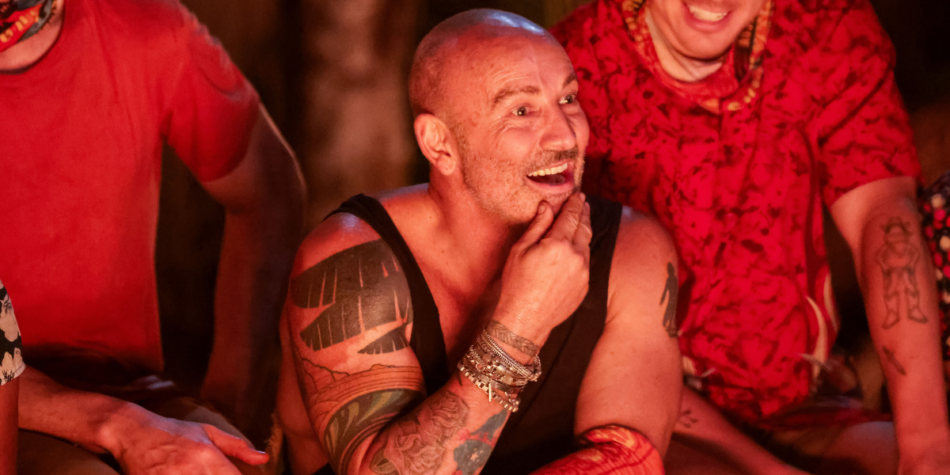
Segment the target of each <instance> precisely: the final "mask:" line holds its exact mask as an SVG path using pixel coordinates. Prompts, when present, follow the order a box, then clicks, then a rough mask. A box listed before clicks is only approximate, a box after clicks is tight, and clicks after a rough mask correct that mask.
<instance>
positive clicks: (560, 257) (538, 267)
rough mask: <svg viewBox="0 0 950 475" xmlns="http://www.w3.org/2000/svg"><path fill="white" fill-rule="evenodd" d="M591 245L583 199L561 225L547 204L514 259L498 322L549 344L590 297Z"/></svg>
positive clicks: (574, 198) (566, 210)
mask: <svg viewBox="0 0 950 475" xmlns="http://www.w3.org/2000/svg"><path fill="white" fill-rule="evenodd" d="M590 240H591V225H590V206H588V205H587V203H586V202H585V201H584V195H583V193H574V194H573V195H571V197H570V198H568V200H567V202H566V203H564V206H563V207H562V208H561V212H560V214H559V215H558V216H557V218H556V219H555V217H554V211H553V209H552V208H551V205H550V204H548V203H547V202H542V203H541V204H540V205H539V206H538V214H537V215H536V216H535V218H534V220H533V221H532V222H531V224H530V225H529V226H528V229H527V231H525V233H524V235H522V236H521V239H519V240H518V242H517V243H515V245H514V246H513V247H512V248H511V252H510V253H509V255H508V260H507V262H506V263H505V269H504V271H503V272H502V278H501V288H502V290H501V296H500V297H499V301H498V307H497V308H498V310H497V311H496V312H495V318H494V319H495V320H497V321H499V322H501V323H503V324H504V325H505V326H507V327H508V328H509V329H511V330H512V331H514V332H515V333H517V334H519V335H521V336H522V337H525V338H528V339H530V340H531V341H534V342H536V343H539V342H543V341H544V340H545V339H546V338H547V334H548V332H550V331H551V329H552V328H554V327H556V326H557V325H558V324H560V323H561V322H563V321H564V320H566V319H567V318H568V317H569V316H570V315H571V314H572V313H574V310H576V309H577V307H578V306H579V305H580V304H581V302H582V301H583V300H584V297H585V296H586V295H587V285H588V272H589V266H590ZM539 346H540V345H539Z"/></svg>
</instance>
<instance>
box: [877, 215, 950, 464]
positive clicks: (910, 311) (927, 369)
mask: <svg viewBox="0 0 950 475" xmlns="http://www.w3.org/2000/svg"><path fill="white" fill-rule="evenodd" d="M859 265H860V266H862V268H861V269H859V271H860V274H859V275H861V281H862V286H863V288H864V293H865V303H866V307H867V314H868V323H869V325H870V329H871V336H872V338H873V340H874V343H875V347H876V349H877V351H878V357H879V358H880V361H881V365H882V366H883V368H884V374H885V375H886V377H887V381H888V392H889V394H890V397H891V404H892V406H893V407H894V423H895V429H896V432H897V438H898V445H899V448H900V451H901V455H902V457H903V456H905V455H908V454H912V453H913V452H916V451H922V450H927V449H926V447H928V446H930V444H935V443H937V444H947V443H950V429H948V426H947V407H946V399H945V397H944V394H943V388H944V385H943V376H942V371H941V369H942V365H941V358H940V346H939V331H940V329H939V325H940V323H939V318H940V315H939V313H938V309H937V295H936V286H935V284H934V269H933V266H932V265H931V258H930V255H929V253H928V251H927V248H926V247H925V246H924V244H923V241H922V239H921V236H920V224H919V221H918V217H917V215H916V212H915V210H913V209H910V207H908V206H901V205H895V206H892V207H890V208H889V209H885V210H881V211H879V212H877V213H875V214H874V215H873V216H872V217H871V219H869V220H868V221H867V223H866V224H865V227H864V234H863V236H862V248H861V249H860V263H859Z"/></svg>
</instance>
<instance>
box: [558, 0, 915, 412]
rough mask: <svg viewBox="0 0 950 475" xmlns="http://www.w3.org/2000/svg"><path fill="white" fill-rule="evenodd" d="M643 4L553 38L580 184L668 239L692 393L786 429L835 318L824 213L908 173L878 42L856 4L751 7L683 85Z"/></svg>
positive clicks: (910, 166)
mask: <svg viewBox="0 0 950 475" xmlns="http://www.w3.org/2000/svg"><path fill="white" fill-rule="evenodd" d="M643 8H644V2H643V0H595V1H594V2H592V3H591V4H588V5H586V6H583V7H581V8H579V9H578V10H576V11H575V12H574V13H573V14H572V15H571V16H569V17H568V18H567V19H565V20H564V21H562V22H561V23H560V24H559V25H557V26H555V27H554V29H553V30H552V33H554V35H555V37H557V38H558V39H559V40H560V41H561V42H562V44H563V45H564V47H565V49H566V50H567V53H568V55H569V56H570V57H571V59H572V61H573V62H574V66H575V69H576V71H577V75H578V78H579V81H580V94H579V99H580V102H581V105H582V107H583V108H584V111H585V112H586V113H587V116H588V119H589V121H590V125H591V142H590V145H589V146H588V149H587V166H586V167H587V168H586V172H585V175H584V189H585V190H586V191H587V192H589V193H593V194H597V195H600V196H604V197H606V198H609V199H612V200H615V201H619V202H621V203H623V204H625V205H628V206H631V207H633V208H634V209H637V210H639V211H642V212H645V213H648V214H651V215H654V216H656V217H657V218H658V219H659V220H660V221H661V222H662V223H663V224H664V225H665V226H666V228H667V230H668V231H669V232H670V234H671V235H672V236H673V238H674V240H675V241H676V244H677V250H678V253H679V262H680V272H679V277H680V285H681V291H680V299H679V311H678V316H677V319H678V324H679V341H680V348H681V350H682V354H683V366H684V371H685V372H686V373H687V375H688V376H690V379H689V380H690V382H691V383H692V385H693V386H694V387H696V388H699V389H700V390H701V391H702V392H703V393H704V394H705V395H706V396H708V398H709V399H710V400H711V401H712V402H713V403H714V404H716V405H717V406H718V407H720V408H721V409H723V410H724V412H725V413H726V414H727V415H728V416H730V417H731V418H733V419H734V420H738V421H741V422H744V423H746V424H748V425H752V426H756V427H760V428H764V429H769V428H781V427H785V428H789V423H788V421H789V420H790V419H789V418H785V419H783V417H782V416H783V415H788V414H790V412H793V411H794V410H795V408H796V406H798V405H800V403H802V402H803V401H805V400H806V399H807V398H808V396H809V395H810V394H811V393H812V392H813V391H814V389H815V384H814V383H815V381H816V377H817V376H818V374H819V369H820V366H821V364H822V362H824V361H826V360H827V359H828V357H829V353H830V350H831V348H832V345H833V344H834V341H835V338H836V335H837V331H838V326H839V321H838V317H837V315H836V312H835V309H834V300H833V296H832V290H831V277H830V275H829V271H828V264H827V258H826V251H825V245H824V239H823V235H824V230H823V227H822V207H823V206H830V205H831V204H833V203H834V202H835V200H837V199H838V198H839V197H841V196H842V195H844V194H845V193H847V192H848V191H850V190H853V189H854V188H856V187H859V186H861V185H863V184H866V183H869V182H872V181H875V180H880V179H884V178H890V177H896V176H914V177H917V176H919V173H920V171H919V164H918V163H917V159H916V155H915V151H914V148H913V144H912V136H911V131H910V128H909V125H908V118H907V114H906V112H905V110H904V107H903V104H902V100H901V98H900V95H899V93H898V91H897V88H896V85H895V83H894V79H893V74H892V70H893V66H894V59H895V58H894V51H893V48H892V46H891V44H890V42H889V40H888V39H887V37H886V35H885V33H884V31H883V30H882V29H881V27H880V24H879V23H878V21H877V18H876V16H875V14H874V11H873V9H872V7H871V5H870V4H869V3H868V1H867V0H772V1H771V2H770V1H766V2H765V6H764V7H763V12H761V13H760V14H759V16H758V17H757V18H756V20H755V22H754V23H753V25H750V29H748V30H747V31H745V32H743V33H742V34H740V36H739V38H738V40H737V44H736V46H735V47H734V48H732V50H731V51H730V52H729V54H728V56H727V60H726V63H725V66H724V67H723V68H722V69H720V71H719V72H717V73H715V74H713V75H712V76H710V77H709V78H707V79H705V80H703V81H701V82H698V83H691V84H684V83H680V82H678V81H676V80H675V79H673V78H671V77H669V76H668V75H667V74H666V73H665V71H664V70H663V69H662V67H660V66H659V62H658V60H657V59H656V51H655V50H654V47H653V44H652V42H651V39H650V35H649V34H648V33H646V30H645V28H646V26H645V21H642V16H643V14H644V10H643ZM646 8H649V2H647V3H646ZM793 419H794V418H793ZM796 420H800V419H796ZM838 420H840V418H838ZM793 425H794V424H793Z"/></svg>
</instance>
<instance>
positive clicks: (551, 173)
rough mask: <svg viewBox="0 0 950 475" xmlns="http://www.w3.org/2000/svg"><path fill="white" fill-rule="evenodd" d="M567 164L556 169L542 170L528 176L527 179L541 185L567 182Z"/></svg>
mask: <svg viewBox="0 0 950 475" xmlns="http://www.w3.org/2000/svg"><path fill="white" fill-rule="evenodd" d="M568 168H569V167H568V164H567V163H565V164H562V165H558V166H556V167H550V168H542V169H541V170H537V171H533V172H531V173H529V174H528V178H529V179H530V180H531V181H533V182H535V183H541V184H543V185H560V184H563V183H564V182H566V181H568V179H569V178H570V177H569V176H568V174H569V172H568Z"/></svg>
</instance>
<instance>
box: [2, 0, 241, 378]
mask: <svg viewBox="0 0 950 475" xmlns="http://www.w3.org/2000/svg"><path fill="white" fill-rule="evenodd" d="M64 13H65V17H64V25H63V29H62V32H61V34H60V37H59V39H58V40H57V42H56V43H55V44H54V46H53V47H52V49H51V50H50V51H49V52H48V53H47V54H46V56H45V57H43V58H42V59H41V60H40V61H39V62H38V63H37V64H36V65H34V66H33V67H31V68H30V69H28V70H27V71H25V72H23V73H20V74H7V75H0V104H2V111H0V130H2V131H3V132H2V135H0V278H2V280H3V282H4V283H5V284H7V288H8V289H9V290H10V293H11V294H13V295H16V299H17V317H18V320H19V324H20V328H21V330H22V332H23V346H24V354H25V355H26V359H27V362H30V361H31V358H34V359H33V360H32V361H35V360H36V359H37V358H40V357H47V356H74V357H78V358H70V360H76V361H80V360H85V361H88V360H92V361H97V362H102V363H104V364H106V365H111V366H107V367H113V368H118V369H121V370H125V371H128V372H129V374H133V375H134V374H142V373H147V372H151V373H154V372H159V371H161V370H162V365H163V360H162V349H161V341H160V335H159V321H158V303H157V298H156V289H155V265H154V257H153V256H154V253H155V230H156V221H157V217H158V195H159V180H160V173H161V150H162V142H163V140H165V141H167V143H168V144H170V145H171V146H172V147H173V148H174V149H175V151H176V152H177V153H178V154H179V156H180V157H181V158H182V159H183V161H184V162H185V164H187V165H188V167H189V168H190V169H191V170H192V171H193V172H194V174H195V175H196V176H197V177H198V179H199V180H204V181H207V180H214V179H216V178H220V177H222V176H224V175H226V174H227V173H229V172H230V171H231V170H233V169H234V168H235V167H236V166H237V164H238V162H239V160H240V159H241V157H243V156H244V154H245V153H246V149H247V144H248V137H249V133H250V130H251V127H252V126H253V124H254V122H255V121H256V120H257V116H258V98H257V94H256V93H255V91H254V90H253V88H252V87H251V86H250V84H249V83H248V82H247V81H246V80H245V79H244V77H243V76H242V75H241V74H240V72H239V71H238V70H237V69H236V68H235V66H234V65H233V64H232V63H231V61H230V60H229V59H228V57H227V55H226V54H225V53H224V51H223V50H222V49H221V46H220V45H219V44H218V43H217V41H216V40H214V39H213V38H212V37H211V36H209V34H208V32H207V30H206V29H205V28H204V27H203V26H201V25H200V24H199V23H198V21H197V19H195V17H194V16H193V15H192V14H191V13H189V12H188V11H187V10H186V9H185V8H184V7H182V6H181V5H180V4H179V3H178V2H177V1H175V0H137V1H127V0H67V1H66V2H65V10H64ZM64 361H65V362H67V363H68V360H64ZM116 363H117V366H116ZM78 365H79V364H78V363H77V366H78ZM92 366H95V365H92Z"/></svg>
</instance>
